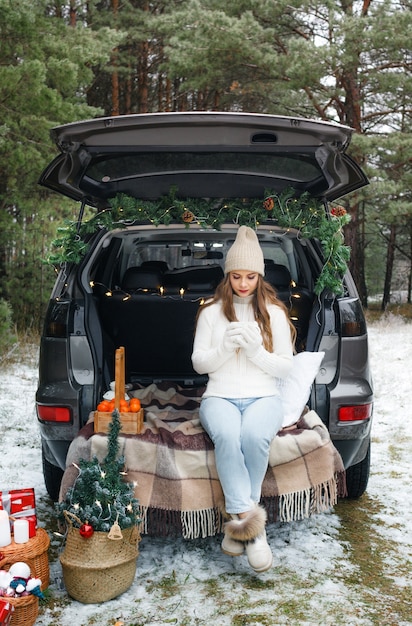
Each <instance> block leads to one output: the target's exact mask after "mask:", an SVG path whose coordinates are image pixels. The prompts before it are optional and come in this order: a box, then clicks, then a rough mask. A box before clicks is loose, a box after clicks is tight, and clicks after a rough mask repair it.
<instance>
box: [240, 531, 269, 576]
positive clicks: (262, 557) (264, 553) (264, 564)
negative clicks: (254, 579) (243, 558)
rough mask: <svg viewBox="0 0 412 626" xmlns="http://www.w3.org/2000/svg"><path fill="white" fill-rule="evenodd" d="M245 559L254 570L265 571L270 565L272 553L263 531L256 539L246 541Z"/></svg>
mask: <svg viewBox="0 0 412 626" xmlns="http://www.w3.org/2000/svg"><path fill="white" fill-rule="evenodd" d="M246 554H247V560H248V561H249V565H250V567H252V568H253V569H254V570H255V572H265V571H266V570H268V569H270V568H271V567H272V563H273V554H272V550H271V549H270V546H269V544H268V542H267V539H266V532H265V531H263V533H261V534H260V535H259V536H258V537H256V539H252V540H251V541H248V542H247V543H246Z"/></svg>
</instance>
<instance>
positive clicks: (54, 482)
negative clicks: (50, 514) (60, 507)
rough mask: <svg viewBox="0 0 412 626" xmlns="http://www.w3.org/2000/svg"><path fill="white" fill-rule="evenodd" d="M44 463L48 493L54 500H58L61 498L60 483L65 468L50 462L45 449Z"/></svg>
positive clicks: (44, 475)
mask: <svg viewBox="0 0 412 626" xmlns="http://www.w3.org/2000/svg"><path fill="white" fill-rule="evenodd" d="M42 464H43V477H44V484H45V485H46V490H47V493H48V494H49V496H50V498H51V499H52V500H53V501H54V502H57V500H58V499H59V492H60V484H61V482H62V478H63V470H62V469H61V468H60V467H58V466H57V465H53V464H52V463H50V462H49V461H48V460H47V459H46V457H45V455H44V451H43V450H42Z"/></svg>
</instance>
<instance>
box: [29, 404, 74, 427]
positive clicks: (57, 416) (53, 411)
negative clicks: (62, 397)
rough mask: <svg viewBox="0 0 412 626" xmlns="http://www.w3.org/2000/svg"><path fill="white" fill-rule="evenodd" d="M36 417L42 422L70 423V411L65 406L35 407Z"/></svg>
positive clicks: (39, 405)
mask: <svg viewBox="0 0 412 626" xmlns="http://www.w3.org/2000/svg"><path fill="white" fill-rule="evenodd" d="M37 416H38V418H39V420H41V421H42V422H59V423H62V422H63V423H66V424H67V423H68V422H70V421H71V410H70V409H69V408H68V407H67V406H50V405H49V404H38V405H37Z"/></svg>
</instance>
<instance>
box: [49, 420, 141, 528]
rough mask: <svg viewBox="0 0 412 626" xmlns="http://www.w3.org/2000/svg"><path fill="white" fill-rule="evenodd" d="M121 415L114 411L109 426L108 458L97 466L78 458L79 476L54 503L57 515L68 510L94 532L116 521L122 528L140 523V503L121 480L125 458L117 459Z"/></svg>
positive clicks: (93, 460)
mask: <svg viewBox="0 0 412 626" xmlns="http://www.w3.org/2000/svg"><path fill="white" fill-rule="evenodd" d="M120 430H121V423H120V416H119V412H118V411H117V410H115V411H113V416H112V422H111V424H110V425H109V434H108V444H107V455H106V457H105V458H104V460H103V461H102V462H101V463H100V462H99V460H98V459H97V457H93V458H92V459H91V460H90V461H86V460H84V459H81V460H80V462H79V466H78V468H79V475H78V477H77V479H76V481H75V483H74V485H73V486H72V487H71V488H70V489H69V490H68V492H67V494H66V497H65V499H64V500H63V501H62V502H59V503H58V504H56V509H57V513H58V516H59V518H60V519H61V520H64V513H63V511H69V512H70V513H72V514H73V515H75V516H76V517H77V518H78V519H79V520H80V521H81V522H82V523H88V524H91V525H92V526H93V528H94V530H97V531H102V532H109V531H110V529H111V527H112V526H113V524H114V523H115V522H117V523H118V524H119V526H120V528H121V529H125V528H130V527H131V526H135V525H136V524H137V523H138V522H139V521H140V520H139V503H138V500H137V499H136V498H135V497H134V485H133V484H132V483H127V482H125V481H124V479H123V477H124V475H125V474H126V472H125V471H124V462H125V459H124V457H123V456H121V455H120V456H119V433H120Z"/></svg>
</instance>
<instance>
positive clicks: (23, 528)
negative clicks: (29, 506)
mask: <svg viewBox="0 0 412 626" xmlns="http://www.w3.org/2000/svg"><path fill="white" fill-rule="evenodd" d="M28 540H29V522H28V521H27V520H26V519H16V521H15V522H14V541H15V543H27V542H28Z"/></svg>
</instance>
